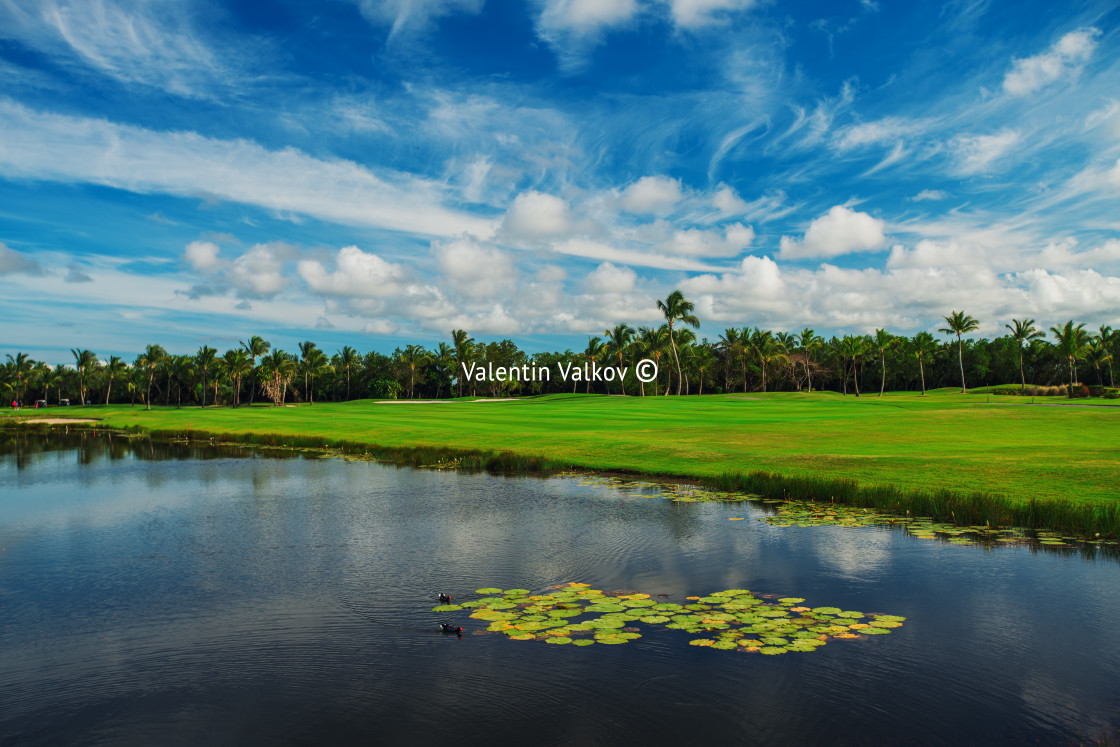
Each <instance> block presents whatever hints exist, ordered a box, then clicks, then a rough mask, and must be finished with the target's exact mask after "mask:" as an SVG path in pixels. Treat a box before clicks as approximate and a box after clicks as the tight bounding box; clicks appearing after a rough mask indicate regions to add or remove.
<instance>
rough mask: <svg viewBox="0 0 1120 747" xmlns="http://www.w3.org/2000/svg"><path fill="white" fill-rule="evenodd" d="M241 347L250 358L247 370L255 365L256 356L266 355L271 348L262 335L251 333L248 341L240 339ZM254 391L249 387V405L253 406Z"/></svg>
mask: <svg viewBox="0 0 1120 747" xmlns="http://www.w3.org/2000/svg"><path fill="white" fill-rule="evenodd" d="M241 347H242V349H243V350H244V351H245V352H246V353H247V354H248V355H249V358H250V359H251V362H252V365H251V366H250V367H249V371H250V372H251V371H252V370H253V369H254V368H256V367H257V358H258V357H260V356H263V355H268V351H269V350H271V349H272V343H270V342H268V341H267V340H265V339H264V338H262V337H259V336H257V335H253V336H252V337H250V338H249V341H248V342H245V341H244V340H242V342H241ZM250 383H251V382H250ZM255 391H256V390H255V389H254V388H253V387H251V386H250V387H249V407H252V406H253V393H254V392H255Z"/></svg>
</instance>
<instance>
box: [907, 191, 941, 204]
mask: <svg viewBox="0 0 1120 747" xmlns="http://www.w3.org/2000/svg"><path fill="white" fill-rule="evenodd" d="M948 196H949V193H948V192H946V191H945V190H943V189H923V190H922V191H921V192H919V193H918V194H916V195H914V196H913V197H911V198H909V199H910V201H911V202H924V201H926V200H944V199H945V198H946V197H948Z"/></svg>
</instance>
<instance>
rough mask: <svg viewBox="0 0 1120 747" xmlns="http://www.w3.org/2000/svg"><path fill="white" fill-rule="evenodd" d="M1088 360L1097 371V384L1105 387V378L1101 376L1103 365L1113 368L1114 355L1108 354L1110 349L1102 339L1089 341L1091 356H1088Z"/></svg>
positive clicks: (1096, 338) (1097, 338)
mask: <svg viewBox="0 0 1120 747" xmlns="http://www.w3.org/2000/svg"><path fill="white" fill-rule="evenodd" d="M1086 360H1088V361H1089V362H1090V363H1092V364H1093V367H1094V368H1095V369H1097V384H1099V385H1100V386H1104V377H1103V376H1102V375H1101V364H1102V363H1107V364H1109V366H1110V367H1111V365H1112V353H1110V352H1108V348H1107V347H1106V346H1105V343H1104V341H1103V340H1101V338H1099V337H1094V338H1092V339H1091V340H1089V354H1088V355H1087V356H1086Z"/></svg>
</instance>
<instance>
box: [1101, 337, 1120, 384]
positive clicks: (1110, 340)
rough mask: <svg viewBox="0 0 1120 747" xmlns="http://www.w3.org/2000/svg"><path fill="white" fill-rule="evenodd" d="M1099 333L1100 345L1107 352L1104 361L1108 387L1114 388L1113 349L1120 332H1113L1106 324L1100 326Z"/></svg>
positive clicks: (1114, 353)
mask: <svg viewBox="0 0 1120 747" xmlns="http://www.w3.org/2000/svg"><path fill="white" fill-rule="evenodd" d="M1099 331H1100V336H1101V344H1102V345H1104V347H1105V349H1107V350H1108V358H1106V359H1105V361H1106V362H1107V363H1108V385H1109V386H1116V380H1115V379H1114V378H1112V359H1113V358H1115V357H1116V350H1115V348H1116V347H1117V346H1116V343H1117V341H1120V332H1113V331H1112V327H1110V326H1108V325H1107V324H1102V325H1101V328H1100V330H1099Z"/></svg>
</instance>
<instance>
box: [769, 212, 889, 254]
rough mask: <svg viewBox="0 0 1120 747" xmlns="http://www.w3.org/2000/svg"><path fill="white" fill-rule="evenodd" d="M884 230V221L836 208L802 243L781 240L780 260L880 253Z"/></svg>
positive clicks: (817, 221)
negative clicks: (867, 252) (870, 252)
mask: <svg viewBox="0 0 1120 747" xmlns="http://www.w3.org/2000/svg"><path fill="white" fill-rule="evenodd" d="M883 226H884V223H883V221H881V220H879V219H878V218H873V217H871V216H870V215H868V214H867V213H859V212H856V211H854V210H852V209H851V208H846V207H844V206H843V205H835V206H833V207H832V208H830V209H829V211H828V212H827V213H825V214H824V215H822V216H821V217H819V218H817V219H815V220H814V221H813V222H812V223H810V224H809V230H808V231H806V232H805V237H804V239H802V240H801V241H798V240H797V239H794V238H792V237H789V236H783V237H782V240H781V245H780V246H781V255H780V256H781V257H782V258H783V259H806V258H811V257H836V256H839V255H841V254H850V253H852V252H863V251H869V250H873V249H879V248H881V247H882V246H883V244H885V243H886V241H887V239H886V237H885V236H884V235H883Z"/></svg>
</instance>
